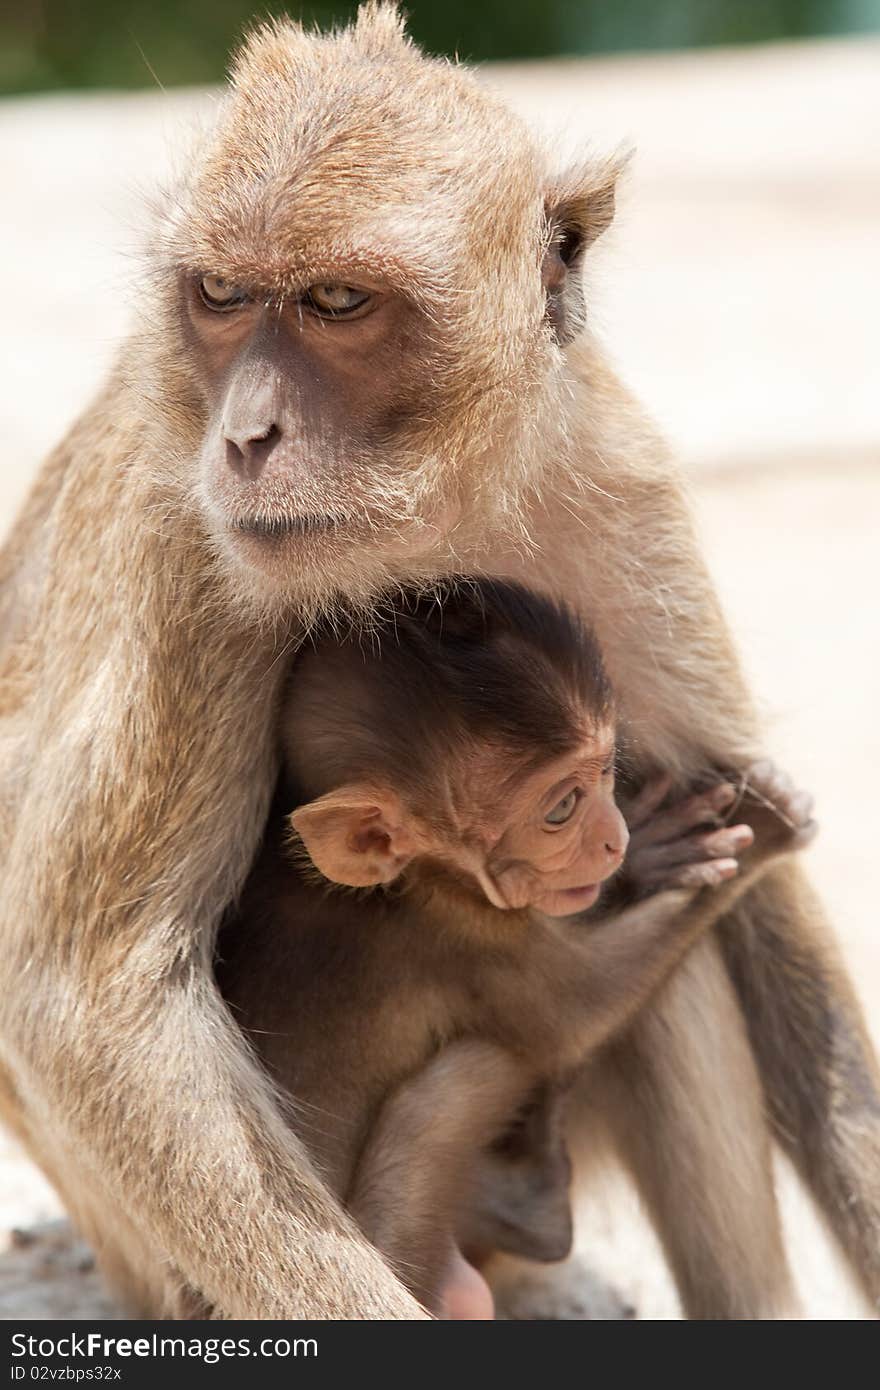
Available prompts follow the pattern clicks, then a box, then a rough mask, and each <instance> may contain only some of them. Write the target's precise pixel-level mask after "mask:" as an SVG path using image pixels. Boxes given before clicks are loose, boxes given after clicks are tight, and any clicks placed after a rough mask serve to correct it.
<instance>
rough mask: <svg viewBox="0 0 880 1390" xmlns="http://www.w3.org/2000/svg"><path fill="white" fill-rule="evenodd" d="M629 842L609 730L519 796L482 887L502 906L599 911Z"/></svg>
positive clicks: (551, 912)
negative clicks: (601, 892) (618, 798)
mask: <svg viewBox="0 0 880 1390" xmlns="http://www.w3.org/2000/svg"><path fill="white" fill-rule="evenodd" d="M628 840H629V832H628V831H627V828H626V823H625V821H624V819H623V816H622V815H621V813H620V811H619V810H618V808H617V804H616V802H615V800H614V732H613V730H612V729H606V730H604V731H599V732H598V733H597V734H596V735H595V736H594V737H592V738H590V739H588V740H587V741H586V742H585V743H584V745H583V746H582V747H581V748H580V749H579V750H578V751H577V753H575V754H573V755H571V756H566V757H564V758H559V759H556V760H555V761H554V762H552V763H549V764H547V765H546V766H545V767H544V768H542V769H541V770H539V771H538V772H537V773H534V774H533V775H532V776H530V777H529V778H527V779H526V780H525V781H524V782H523V783H522V785H521V786H520V787H518V788H517V789H516V792H515V794H514V795H513V797H512V798H511V801H510V806H509V814H508V818H507V824H506V825H505V827H504V828H503V830H502V832H501V834H500V835H499V836H498V838H497V840H496V843H495V845H494V847H493V849H492V851H491V853H490V854H489V856H488V858H487V862H486V869H485V874H484V875H483V876H481V882H482V884H483V887H484V890H485V892H486V894H487V896H488V897H489V899H490V901H492V902H494V903H495V905H496V906H498V907H507V908H524V907H533V908H536V909H537V910H538V911H540V912H543V913H545V914H546V915H547V916H549V917H567V916H570V915H571V914H573V913H576V912H583V911H585V909H586V908H588V907H592V906H593V904H594V903H595V902H596V900H597V898H598V896H599V890H600V886H601V884H602V882H603V880H604V879H606V878H608V877H609V876H610V875H611V874H613V873H615V872H616V870H617V869H618V868H619V867H620V865H621V863H622V862H623V857H624V854H625V852H626V846H627V843H628Z"/></svg>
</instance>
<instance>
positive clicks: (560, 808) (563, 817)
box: [544, 787, 580, 825]
mask: <svg viewBox="0 0 880 1390" xmlns="http://www.w3.org/2000/svg"><path fill="white" fill-rule="evenodd" d="M579 798H580V792H579V791H578V789H577V787H575V788H574V790H573V791H570V792H569V793H568V796H564V797H563V798H562V800H561V801H557V803H556V805H555V806H554V807H553V810H552V811H548V812H547V814H546V816H545V817H544V823H545V825H565V822H566V821H567V820H571V818H572V816H573V815H574V808H575V806H577V804H578V800H579Z"/></svg>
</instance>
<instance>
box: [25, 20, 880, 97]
mask: <svg viewBox="0 0 880 1390" xmlns="http://www.w3.org/2000/svg"><path fill="white" fill-rule="evenodd" d="M7 3H9V4H10V9H9V13H5V14H3V15H2V16H0V91H3V92H22V91H34V90H40V89H46V88H57V87H145V86H151V85H155V83H156V82H160V83H161V84H162V85H163V86H171V85H174V84H176V83H199V82H214V81H216V80H217V79H218V78H220V76H221V75H222V73H223V70H224V64H225V61H226V56H227V54H228V52H229V49H230V48H231V47H233V46H234V45H235V43H236V41H237V40H238V39H239V38H240V36H241V34H242V32H243V31H244V29H245V28H246V27H247V26H248V25H249V24H250V23H251V22H252V21H253V20H254V19H258V18H261V17H265V16H266V15H267V14H283V13H284V12H285V11H288V12H290V13H292V14H293V15H294V16H295V17H297V18H302V19H303V20H304V21H306V22H315V21H317V22H319V23H320V24H322V25H327V24H329V23H331V22H332V21H333V20H344V19H345V18H347V17H348V16H349V15H350V14H351V13H352V12H353V11H354V10H355V9H356V8H357V6H356V4H346V3H342V2H340V3H318V4H296V3H292V4H290V5H288V6H285V5H284V4H279V5H273V4H269V5H268V6H264V7H260V8H259V9H256V10H255V9H254V8H252V6H251V5H250V4H248V3H246V0H23V3H22V4H21V5H20V6H19V8H18V10H17V11H15V10H14V9H13V6H12V4H11V0H7ZM406 8H408V10H409V12H410V29H411V32H412V33H413V35H414V36H415V37H416V38H417V39H418V40H419V42H420V43H422V44H424V45H425V47H427V48H428V49H429V50H431V51H432V52H436V53H456V54H458V55H459V56H461V57H463V58H469V59H473V60H481V59H486V58H528V57H544V56H548V55H554V54H562V53H579V54H582V53H599V52H617V51H621V50H625V49H646V48H685V47H692V46H695V45H703V44H718V43H747V42H754V41H758V40H765V39H779V38H795V37H802V36H805V35H811V34H830V33H845V32H854V31H872V30H874V31H875V30H877V29H880V0H409V3H408V4H407V6H406Z"/></svg>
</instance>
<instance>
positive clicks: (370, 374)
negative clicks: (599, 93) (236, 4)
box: [155, 12, 617, 610]
mask: <svg viewBox="0 0 880 1390" xmlns="http://www.w3.org/2000/svg"><path fill="white" fill-rule="evenodd" d="M389 16H391V12H389ZM340 49H344V50H345V51H344V52H340ZM616 172H617V171H616V167H612V165H610V164H605V165H602V166H601V169H599V170H598V172H597V168H596V167H594V168H592V170H591V171H590V172H589V173H588V172H587V171H586V169H585V171H583V172H582V174H581V175H579V176H578V178H577V179H575V180H574V181H572V180H569V181H568V182H567V183H566V184H565V186H564V187H562V186H561V185H560V186H559V187H557V186H556V185H555V184H554V183H553V180H552V179H550V178H549V177H548V175H547V173H546V171H545V169H544V167H543V156H542V155H541V153H540V151H539V150H538V148H537V146H536V144H535V142H534V141H533V140H532V138H531V137H530V136H529V134H528V133H527V132H526V130H525V129H524V127H523V126H522V125H521V124H520V122H519V121H518V120H517V119H516V118H515V117H514V116H512V115H511V114H510V113H508V112H507V111H505V110H504V108H503V107H502V106H501V105H500V104H498V103H497V102H496V101H495V100H494V99H493V98H492V97H491V96H490V95H489V94H488V92H486V91H485V90H484V89H482V88H480V87H479V86H477V84H476V83H475V81H474V79H473V78H472V77H471V76H470V75H469V74H468V73H466V72H465V71H463V70H460V69H457V68H455V67H452V66H450V65H449V64H446V63H437V62H434V61H432V60H430V59H426V58H425V57H424V56H423V55H421V54H419V53H418V52H417V51H416V50H415V49H413V48H412V47H411V46H410V45H409V44H408V42H407V40H406V39H405V37H404V36H403V34H402V30H401V27H400V24H399V22H398V20H397V19H396V18H394V17H393V16H391V17H389V18H388V19H387V22H386V20H384V19H383V20H381V22H379V21H376V20H375V17H374V19H373V20H371V21H370V23H369V24H367V23H366V21H365V23H364V25H361V24H360V22H359V23H358V25H356V26H355V27H354V29H352V30H349V31H345V33H343V34H341V35H337V36H335V37H332V38H328V37H324V36H318V35H313V34H307V33H305V32H304V31H303V30H302V29H301V28H299V26H295V25H291V24H279V25H273V26H267V27H266V28H264V29H263V30H260V31H258V32H257V33H256V34H255V35H254V36H252V38H251V39H250V41H249V42H248V44H247V45H246V47H245V49H244V50H243V51H242V53H241V54H240V55H239V57H238V59H237V61H236V63H235V66H234V69H233V90H232V93H231V96H230V99H229V102H228V104H227V106H226V107H225V108H224V111H223V113H222V116H221V119H220V122H219V125H218V128H217V130H216V132H215V133H214V135H213V136H212V138H211V139H210V141H209V143H208V145H207V147H206V149H205V151H204V154H203V156H202V158H201V159H200V160H198V161H196V162H194V164H193V167H192V169H191V172H190V175H189V178H188V180H187V182H186V184H185V185H184V186H183V187H182V188H181V189H179V190H178V191H177V196H176V199H175V203H174V206H173V208H172V210H171V211H170V212H169V215H168V217H167V218H166V221H165V223H164V225H163V228H162V230H161V235H160V236H159V238H158V241H157V247H156V259H157V271H158V273H159V278H160V283H161V284H162V286H163V287H164V288H163V298H162V305H163V310H162V312H163V315H164V325H163V328H166V329H167V330H168V332H163V334H162V335H155V336H156V340H157V341H158V340H159V337H160V336H161V340H162V341H163V343H164V342H165V341H166V340H167V338H168V337H169V336H170V337H171V339H172V340H173V343H174V345H175V351H174V353H173V356H172V360H171V361H170V362H169V361H168V360H167V355H166V356H165V357H163V358H162V360H161V361H160V362H159V363H158V364H157V370H158V375H159V377H160V380H159V381H158V383H157V386H158V394H159V396H160V397H161V398H164V399H166V400H167V401H170V402H174V403H175V404H176V403H177V402H181V401H185V402H186V413H187V416H188V418H190V419H192V418H193V417H195V418H196V419H197V422H198V426H197V427H198V438H197V439H194V440H193V443H194V453H195V478H194V479H193V483H194V494H195V498H196V501H197V503H198V506H199V510H200V512H201V516H202V518H203V521H204V523H205V525H206V527H207V530H208V532H209V534H210V536H211V537H212V539H213V541H214V543H215V548H216V549H217V551H218V552H219V553H220V554H221V556H223V557H225V559H226V560H227V561H228V562H231V566H230V565H229V564H227V565H226V567H225V569H226V570H229V571H230V572H232V573H233V574H234V575H235V576H236V577H237V579H238V580H239V581H241V582H240V584H239V587H240V589H243V590H244V591H245V594H246V595H249V596H251V597H253V598H254V599H255V600H256V601H257V602H259V603H261V604H264V605H266V604H268V605H269V606H270V607H275V608H278V607H279V606H283V605H284V604H285V603H295V604H296V606H297V607H298V608H302V607H303V606H305V607H306V608H309V607H311V608H312V609H313V610H314V609H320V608H322V607H325V606H328V605H329V604H330V603H331V602H332V600H333V599H334V597H335V596H336V595H338V594H340V593H342V594H345V595H346V597H347V599H348V600H349V602H354V603H357V602H358V600H359V599H363V600H364V601H365V602H366V601H368V600H369V598H370V597H371V596H372V595H373V594H374V593H375V592H376V591H377V590H378V589H379V588H381V587H382V586H383V585H387V584H389V583H396V582H399V581H400V580H401V579H403V580H409V579H419V578H423V577H424V578H428V577H436V576H439V575H442V574H445V573H448V572H449V571H450V570H453V569H458V570H460V569H461V568H462V563H463V561H466V559H467V558H468V557H469V555H470V554H471V553H472V552H474V553H475V552H476V550H477V548H478V547H485V544H486V537H487V534H491V533H493V532H494V533H495V534H496V535H501V534H503V533H504V532H505V531H506V532H508V533H510V534H516V535H518V536H520V537H522V535H523V515H524V512H525V507H526V499H527V497H528V493H529V489H530V487H531V486H532V485H534V484H535V483H537V482H538V481H540V477H541V473H542V472H543V471H544V470H545V469H546V468H547V467H548V466H549V464H548V462H547V461H548V460H552V459H554V458H555V457H557V456H559V457H561V456H562V454H563V453H564V447H565V441H564V438H563V434H562V426H561V420H562V418H563V414H564V412H563V410H562V409H561V401H562V398H563V395H564V393H565V390H566V385H565V376H564V370H563V368H564V361H563V357H562V353H561V351H560V348H561V346H562V344H563V343H564V342H565V341H566V340H567V339H568V338H569V337H571V336H572V332H573V331H574V328H573V326H574V327H576V326H577V324H578V323H579V322H580V319H581V318H582V315H581V314H580V313H579V311H578V308H577V304H576V302H575V301H577V300H578V298H579V296H580V288H579V256H580V253H581V251H582V249H583V247H584V246H585V245H586V244H587V243H588V242H589V241H590V240H591V239H592V238H593V237H595V236H596V235H598V234H599V232H600V231H601V230H602V229H603V227H604V226H605V225H607V222H608V221H609V220H610V216H611V209H612V208H613V182H614V177H615V175H616ZM162 378H164V379H162ZM181 414H182V412H177V411H176V410H173V409H172V408H171V407H169V408H168V409H167V411H166V416H167V421H166V424H171V423H172V419H171V417H172V416H173V418H174V419H175V420H178V421H179V420H180V418H181ZM556 433H558V434H559V442H558V449H557V448H555V447H554V444H553V440H554V438H555V434H556ZM187 438H189V433H188V435H187ZM170 450H174V451H175V452H176V453H177V455H178V456H179V455H180V453H181V452H182V450H181V442H180V439H179V438H177V439H175V440H173V442H172V441H171V440H169V451H170ZM186 466H187V470H188V474H189V471H190V468H191V464H187V465H186ZM188 481H189V477H188Z"/></svg>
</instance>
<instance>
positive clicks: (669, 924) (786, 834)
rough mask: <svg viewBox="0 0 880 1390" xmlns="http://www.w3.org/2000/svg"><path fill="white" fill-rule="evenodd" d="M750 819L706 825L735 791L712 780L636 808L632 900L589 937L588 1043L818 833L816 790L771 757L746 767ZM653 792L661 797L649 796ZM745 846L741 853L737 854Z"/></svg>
mask: <svg viewBox="0 0 880 1390" xmlns="http://www.w3.org/2000/svg"><path fill="white" fill-rule="evenodd" d="M745 786H746V794H745V796H744V798H743V799H744V801H745V800H747V802H748V809H747V810H746V811H744V812H743V813H744V814H746V815H747V817H748V821H749V824H748V825H745V824H743V825H737V826H734V827H732V828H722V829H709V830H705V831H704V830H701V829H700V828H699V827H701V826H703V825H705V823H706V821H707V819H711V816H710V813H711V812H713V811H718V810H720V809H722V808H726V807H728V806H729V805H730V803H731V802H732V801H734V800H736V792H735V789H733V788H732V787H729V786H727V785H725V786H723V787H721V788H718V787H716V788H713V789H712V791H710V792H707V793H701V794H699V795H697V796H694V797H691V798H689V799H688V800H687V801H685V802H682V803H680V804H678V805H675V806H673V807H671V808H670V809H669V810H667V811H663V812H658V811H657V810H656V809H655V807H656V801H657V800H658V799H660V791H659V789H657V790H655V791H651V792H649V793H648V794H647V796H646V798H645V804H644V805H643V806H642V807H641V808H640V812H641V813H642V814H637V815H636V816H635V818H634V819H635V824H636V830H635V832H634V837H633V838H634V839H635V846H634V855H633V859H634V861H635V862H634V864H633V865H631V867H630V875H631V877H632V879H633V882H634V886H635V888H636V891H637V892H638V891H639V890H641V891H642V892H644V891H647V892H648V893H650V894H651V896H648V897H643V898H641V900H639V901H636V902H635V903H633V905H632V906H630V907H627V908H624V909H622V910H621V911H619V912H617V913H613V914H611V915H610V916H608V917H607V918H606V919H605V920H603V921H602V922H601V923H600V924H599V925H598V926H597V927H596V928H595V929H594V930H593V931H592V932H591V933H590V934H589V935H588V936H587V937H586V939H585V941H584V944H583V956H582V966H581V970H580V971H579V972H577V973H578V974H579V975H580V976H581V978H580V980H578V979H576V978H574V977H572V978H571V980H570V983H569V992H570V997H571V998H572V1000H574V998H576V997H577V996H578V994H579V991H581V990H582V992H580V995H579V997H580V1006H579V1008H578V1014H577V1020H578V1021H577V1029H578V1033H579V1036H580V1037H581V1038H582V1041H583V1045H584V1050H585V1051H589V1050H591V1049H592V1048H594V1047H596V1046H598V1045H599V1044H600V1043H601V1042H603V1041H604V1040H605V1038H606V1037H607V1036H609V1034H610V1033H611V1032H612V1031H617V1030H618V1029H619V1028H621V1027H622V1026H624V1025H625V1024H626V1023H627V1022H628V1021H629V1020H630V1019H631V1018H632V1017H634V1016H635V1014H636V1013H637V1012H638V1010H639V1009H640V1008H641V1006H642V1005H643V1004H644V1002H645V1001H646V1000H647V999H648V998H649V997H650V995H651V994H652V993H653V992H654V990H655V989H657V988H658V987H659V985H661V984H662V983H663V981H664V980H665V979H666V978H667V976H668V975H669V974H670V973H671V971H672V970H673V969H674V967H675V966H676V965H677V964H678V962H679V961H680V960H681V958H682V957H683V956H684V954H685V953H686V952H687V950H688V949H689V947H690V946H692V945H693V943H694V942H695V941H696V940H697V939H698V938H699V937H700V936H701V935H702V933H703V932H704V931H706V930H707V929H708V928H709V927H710V926H711V925H712V923H713V922H715V921H717V920H718V914H719V912H726V911H728V910H729V909H730V908H731V907H733V906H734V904H735V903H736V902H737V900H738V899H739V898H740V897H741V896H742V894H743V893H745V892H746V891H747V890H748V889H749V888H750V887H751V886H752V884H754V883H755V882H756V881H757V880H758V879H759V878H760V877H761V876H762V875H763V874H764V873H765V872H766V871H767V869H768V868H769V867H770V865H771V864H772V863H774V862H775V861H776V860H777V859H779V858H780V857H781V856H783V855H787V854H792V853H794V852H796V851H797V850H800V849H802V848H803V847H804V846H806V845H807V844H809V843H810V841H811V840H812V839H813V836H814V834H815V831H816V825H815V822H814V821H813V820H812V819H811V811H812V800H811V798H810V797H809V796H808V795H806V794H805V793H803V792H800V791H798V790H797V789H796V788H795V787H794V785H793V784H792V782H791V781H790V779H789V778H788V777H787V776H786V775H785V774H784V773H782V772H780V771H779V770H778V769H777V768H776V767H775V766H774V765H773V764H771V763H769V762H765V763H761V764H757V765H756V766H755V767H753V768H751V769H750V770H749V772H748V773H747V774H746V779H745ZM652 802H653V804H651V803H652ZM740 855H742V863H740V858H739V856H740Z"/></svg>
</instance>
